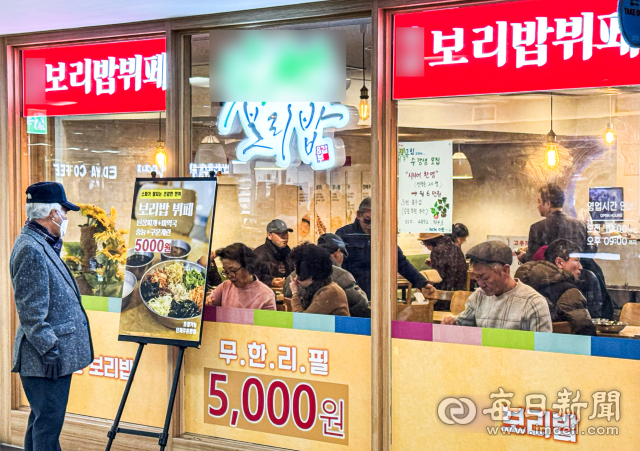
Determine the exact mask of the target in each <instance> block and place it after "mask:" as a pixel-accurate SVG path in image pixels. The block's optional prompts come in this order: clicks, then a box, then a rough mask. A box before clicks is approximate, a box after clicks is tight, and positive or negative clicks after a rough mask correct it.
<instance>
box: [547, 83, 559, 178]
mask: <svg viewBox="0 0 640 451" xmlns="http://www.w3.org/2000/svg"><path fill="white" fill-rule="evenodd" d="M545 161H546V163H547V166H549V167H550V168H555V167H557V166H558V164H559V163H560V154H559V153H558V142H557V141H556V134H555V133H554V131H553V94H551V130H550V131H549V133H548V134H547V152H546V155H545Z"/></svg>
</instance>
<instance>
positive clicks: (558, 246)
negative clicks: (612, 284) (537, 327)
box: [516, 238, 596, 335]
mask: <svg viewBox="0 0 640 451" xmlns="http://www.w3.org/2000/svg"><path fill="white" fill-rule="evenodd" d="M578 253H580V247H579V246H578V245H577V244H575V243H573V242H571V241H569V240H565V239H562V238H561V239H557V240H555V241H553V242H552V243H551V244H549V246H548V247H547V250H546V251H545V258H546V260H545V261H531V262H529V263H525V264H524V265H522V266H521V267H520V268H518V270H517V271H516V277H517V278H518V279H520V280H521V281H522V282H523V283H526V284H527V285H529V286H530V287H531V288H533V289H534V290H536V291H538V292H539V293H540V294H542V295H543V296H544V297H545V298H547V301H549V311H550V313H551V320H552V321H554V322H556V321H568V322H569V326H570V327H571V333H572V334H576V335H595V334H596V329H595V326H594V325H593V323H592V322H591V315H589V311H588V310H587V301H586V299H585V298H584V296H583V295H582V293H581V292H580V290H579V289H578V287H577V286H576V281H577V278H578V277H580V271H581V269H582V266H581V265H580V258H579V257H577V256H575V255H574V254H578Z"/></svg>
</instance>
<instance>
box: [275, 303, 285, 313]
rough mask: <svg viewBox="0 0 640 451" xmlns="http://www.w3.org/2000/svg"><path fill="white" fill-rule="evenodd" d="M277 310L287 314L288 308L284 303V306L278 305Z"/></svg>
mask: <svg viewBox="0 0 640 451" xmlns="http://www.w3.org/2000/svg"><path fill="white" fill-rule="evenodd" d="M276 310H277V311H279V312H286V311H287V306H286V305H285V304H284V303H283V304H278V303H276Z"/></svg>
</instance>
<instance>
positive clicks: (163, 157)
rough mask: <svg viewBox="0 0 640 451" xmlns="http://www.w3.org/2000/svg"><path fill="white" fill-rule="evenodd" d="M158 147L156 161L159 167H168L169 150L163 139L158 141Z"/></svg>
mask: <svg viewBox="0 0 640 451" xmlns="http://www.w3.org/2000/svg"><path fill="white" fill-rule="evenodd" d="M158 143H159V144H158V147H157V148H156V155H155V161H156V164H157V165H158V167H162V168H164V167H166V166H167V151H166V150H165V148H164V143H163V142H162V141H158Z"/></svg>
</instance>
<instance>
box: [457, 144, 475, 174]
mask: <svg viewBox="0 0 640 451" xmlns="http://www.w3.org/2000/svg"><path fill="white" fill-rule="evenodd" d="M472 178H473V172H471V165H470V164H469V160H467V156H466V155H465V154H464V153H462V151H461V150H460V144H458V151H457V152H456V153H454V154H453V179H454V180H465V179H472Z"/></svg>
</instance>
